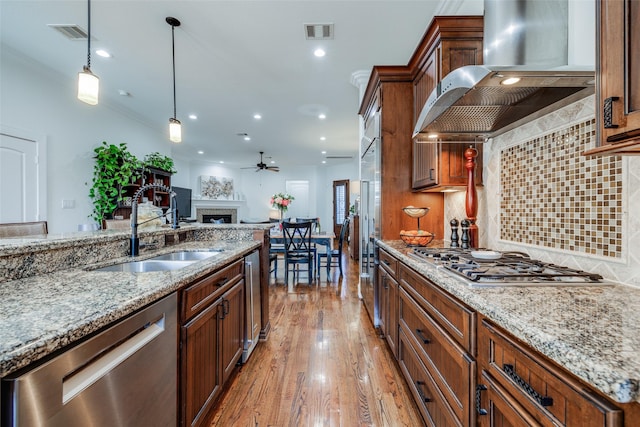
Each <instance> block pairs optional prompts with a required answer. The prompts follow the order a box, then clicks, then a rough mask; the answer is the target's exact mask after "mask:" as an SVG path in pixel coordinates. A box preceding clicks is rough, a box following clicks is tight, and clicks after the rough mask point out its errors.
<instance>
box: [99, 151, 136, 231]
mask: <svg viewBox="0 0 640 427" xmlns="http://www.w3.org/2000/svg"><path fill="white" fill-rule="evenodd" d="M93 152H94V153H95V156H94V158H95V160H96V163H95V165H94V167H93V181H92V184H93V185H92V186H91V189H90V190H89V197H90V198H91V200H92V202H93V212H92V213H91V218H93V219H94V220H95V221H96V222H97V223H98V224H102V220H103V219H106V218H107V217H110V216H111V215H112V214H113V211H114V210H115V209H116V208H117V207H118V202H119V201H121V200H122V193H121V189H122V187H124V186H126V185H130V184H132V183H133V182H135V181H136V180H137V179H139V178H140V177H142V166H143V165H142V162H140V160H138V159H137V158H136V157H135V156H134V155H133V154H131V153H130V152H129V151H128V149H127V144H126V143H121V144H119V145H114V144H108V143H107V142H106V141H103V142H102V145H100V146H99V147H97V148H95V149H94V150H93Z"/></svg>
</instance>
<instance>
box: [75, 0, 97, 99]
mask: <svg viewBox="0 0 640 427" xmlns="http://www.w3.org/2000/svg"><path fill="white" fill-rule="evenodd" d="M99 91H100V79H99V78H98V76H96V75H95V74H93V73H92V72H91V0H87V65H85V66H84V67H82V71H81V72H79V73H78V99H79V100H80V101H82V102H86V103H87V104H89V105H96V104H97V103H98V93H99Z"/></svg>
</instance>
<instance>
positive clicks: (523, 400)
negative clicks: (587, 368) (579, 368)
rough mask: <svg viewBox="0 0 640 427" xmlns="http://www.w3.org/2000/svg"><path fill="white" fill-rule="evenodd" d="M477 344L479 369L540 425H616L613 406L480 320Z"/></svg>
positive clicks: (619, 414)
mask: <svg viewBox="0 0 640 427" xmlns="http://www.w3.org/2000/svg"><path fill="white" fill-rule="evenodd" d="M478 340H479V344H478V349H479V354H478V363H479V364H480V366H481V368H482V370H483V371H487V372H488V373H489V374H490V376H491V377H492V378H494V379H495V382H496V383H497V384H499V385H500V386H501V387H502V388H504V390H505V391H506V393H509V394H510V395H511V396H512V398H513V400H514V401H517V402H518V403H519V404H520V405H521V406H522V407H523V408H524V410H526V411H527V412H528V413H529V414H531V416H532V417H533V418H535V419H536V421H537V422H539V423H540V424H542V425H545V426H546V425H548V426H551V425H558V424H560V425H564V426H567V427H572V426H575V427H591V426H593V427H595V426H598V427H603V426H607V427H611V426H622V418H623V416H622V411H621V410H620V409H619V408H617V407H615V406H613V405H612V404H610V403H609V402H608V401H606V400H605V399H604V398H601V397H599V396H598V395H596V393H595V392H593V391H591V390H589V388H588V387H586V386H585V385H583V384H581V383H580V382H579V381H578V380H577V379H575V378H573V377H572V376H571V375H570V374H567V373H565V372H564V371H562V370H561V369H559V368H557V367H556V366H554V365H553V364H552V363H551V362H548V361H547V360H546V359H545V358H544V356H542V355H539V354H536V353H535V352H534V351H533V350H532V349H529V348H527V347H525V346H524V345H523V344H521V343H519V342H518V341H516V339H515V338H513V337H512V336H511V335H509V334H507V333H506V332H504V331H502V330H501V329H500V328H499V327H497V326H495V325H493V324H492V323H491V322H489V321H488V320H486V319H483V320H482V322H481V324H480V328H479V331H478ZM483 377H486V375H484V373H483Z"/></svg>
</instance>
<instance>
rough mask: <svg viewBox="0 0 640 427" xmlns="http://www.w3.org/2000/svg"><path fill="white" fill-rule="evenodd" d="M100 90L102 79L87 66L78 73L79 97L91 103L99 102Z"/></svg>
mask: <svg viewBox="0 0 640 427" xmlns="http://www.w3.org/2000/svg"><path fill="white" fill-rule="evenodd" d="M99 91H100V79H99V78H98V76H96V75H95V74H93V73H92V72H91V69H90V68H89V67H87V66H85V67H83V70H82V71H81V72H79V73H78V99H79V100H80V101H82V102H86V103H87V104H89V105H96V104H97V103H98V93H99Z"/></svg>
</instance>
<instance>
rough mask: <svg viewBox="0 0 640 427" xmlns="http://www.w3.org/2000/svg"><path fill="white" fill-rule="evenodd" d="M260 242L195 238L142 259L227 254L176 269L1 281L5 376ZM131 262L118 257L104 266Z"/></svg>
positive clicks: (0, 354) (1, 370)
mask: <svg viewBox="0 0 640 427" xmlns="http://www.w3.org/2000/svg"><path fill="white" fill-rule="evenodd" d="M111 234H114V235H117V233H102V234H100V236H98V237H97V238H103V239H109V238H110V235H111ZM87 238H93V237H87ZM120 238H121V236H120ZM70 239H78V234H77V233H73V237H70ZM19 240H21V241H22V243H19V244H18V245H26V246H27V247H30V245H31V244H33V243H34V241H31V242H29V239H19ZM49 240H50V242H52V243H51V244H52V245H56V244H62V241H64V238H58V239H56V238H50V239H49ZM260 245H261V242H258V241H252V240H242V241H238V240H219V241H190V242H187V243H182V244H179V245H174V246H168V247H164V248H162V249H158V250H156V251H153V252H150V253H145V254H143V255H141V256H139V257H137V260H142V259H145V258H149V257H153V256H156V255H160V254H163V253H168V252H175V251H178V250H198V249H200V250H203V249H216V250H222V252H220V255H216V256H214V257H212V258H209V259H206V260H202V261H198V262H196V263H194V264H191V265H189V266H187V267H185V268H183V269H180V270H173V271H162V272H148V273H123V272H97V271H91V270H88V269H86V267H85V268H69V269H65V270H60V271H57V272H53V273H50V274H41V275H37V276H34V277H27V278H23V279H17V280H11V281H7V282H4V283H0V312H2V317H1V318H0V377H4V376H6V375H8V374H10V373H11V372H14V371H16V370H18V369H20V368H22V367H24V366H27V365H28V364H30V363H32V362H34V361H37V360H39V359H41V358H43V357H45V356H47V355H48V354H50V353H53V352H54V351H56V350H59V349H61V348H63V347H65V346H67V345H69V344H71V343H73V342H74V341H77V340H78V339H80V338H82V337H84V336H86V335H88V334H90V333H92V332H95V331H97V330H99V329H100V328H102V327H104V326H107V325H109V324H110V323H112V322H114V321H116V320H118V319H120V318H122V317H123V316H126V315H128V314H130V313H132V312H134V311H136V310H138V309H140V308H142V307H144V306H146V305H148V304H150V303H152V302H154V301H156V300H158V299H160V298H162V297H164V296H165V295H168V294H170V293H172V292H174V291H176V290H178V289H179V288H181V287H183V286H184V285H186V284H188V283H190V282H191V281H192V280H193V279H195V278H196V277H199V276H200V275H202V274H206V273H208V272H211V271H214V270H216V269H218V268H219V267H220V266H222V265H224V264H227V263H229V262H231V261H234V260H236V259H239V258H241V257H242V256H243V255H244V254H246V253H248V252H250V251H251V250H252V249H254V248H258V247H260ZM12 247H15V243H14V244H13V246H12ZM127 260H129V258H115V259H111V260H109V261H108V262H104V263H101V264H99V265H109V264H116V263H118V262H122V261H127ZM96 266H98V265H95V266H91V267H96ZM91 267H90V268H91Z"/></svg>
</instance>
